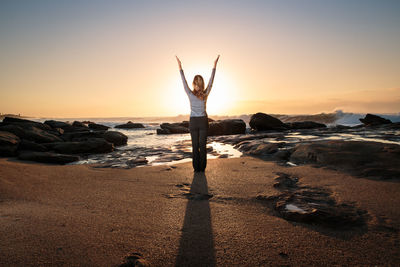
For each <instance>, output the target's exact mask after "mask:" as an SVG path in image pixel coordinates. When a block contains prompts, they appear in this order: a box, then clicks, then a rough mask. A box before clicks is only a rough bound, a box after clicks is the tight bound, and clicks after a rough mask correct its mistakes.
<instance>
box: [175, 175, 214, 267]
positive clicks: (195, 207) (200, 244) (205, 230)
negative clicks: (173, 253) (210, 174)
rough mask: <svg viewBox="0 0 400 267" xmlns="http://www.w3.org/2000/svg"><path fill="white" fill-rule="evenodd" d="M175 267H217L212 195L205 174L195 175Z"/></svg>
mask: <svg viewBox="0 0 400 267" xmlns="http://www.w3.org/2000/svg"><path fill="white" fill-rule="evenodd" d="M187 196H188V202H187V206H186V213H185V219H184V222H183V228H182V236H181V239H180V243H179V252H178V256H177V258H176V262H175V266H215V250H214V238H213V231H212V225H211V213H210V203H209V198H210V195H209V193H208V185H207V178H206V176H205V174H204V173H194V176H193V181H192V185H191V187H190V193H189V194H187Z"/></svg>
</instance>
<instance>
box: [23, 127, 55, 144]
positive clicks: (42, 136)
mask: <svg viewBox="0 0 400 267" xmlns="http://www.w3.org/2000/svg"><path fill="white" fill-rule="evenodd" d="M24 131H25V135H24V138H25V139H27V140H30V141H34V142H36V143H50V142H62V141H63V140H62V139H61V138H60V137H58V136H57V135H55V134H53V133H51V132H49V131H45V130H42V129H39V128H37V127H36V126H32V125H28V126H26V127H25V128H24Z"/></svg>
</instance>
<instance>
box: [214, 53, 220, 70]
mask: <svg viewBox="0 0 400 267" xmlns="http://www.w3.org/2000/svg"><path fill="white" fill-rule="evenodd" d="M218 59H219V55H218V57H217V59H216V60H215V62H214V69H215V68H216V67H217V63H218Z"/></svg>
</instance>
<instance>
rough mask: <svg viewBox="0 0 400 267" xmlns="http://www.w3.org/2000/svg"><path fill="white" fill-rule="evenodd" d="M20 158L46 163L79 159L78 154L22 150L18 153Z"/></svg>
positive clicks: (63, 162) (62, 162)
mask: <svg viewBox="0 0 400 267" xmlns="http://www.w3.org/2000/svg"><path fill="white" fill-rule="evenodd" d="M18 158H19V159H22V160H30V161H36V162H44V163H58V164H65V163H70V162H74V161H78V160H79V157H78V156H73V155H63V154H57V153H51V152H32V151H21V152H20V153H19V154H18Z"/></svg>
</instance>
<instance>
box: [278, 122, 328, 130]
mask: <svg viewBox="0 0 400 267" xmlns="http://www.w3.org/2000/svg"><path fill="white" fill-rule="evenodd" d="M286 125H287V126H288V128H290V129H315V128H326V125H325V124H322V123H318V122H313V121H297V122H288V123H286Z"/></svg>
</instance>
